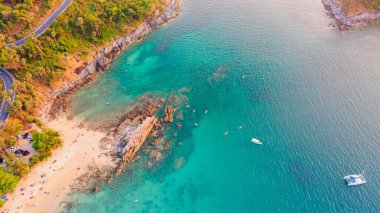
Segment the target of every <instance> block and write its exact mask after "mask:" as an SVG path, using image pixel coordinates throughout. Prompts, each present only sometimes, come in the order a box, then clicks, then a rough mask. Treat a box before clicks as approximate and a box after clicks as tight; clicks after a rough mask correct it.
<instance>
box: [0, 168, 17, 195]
mask: <svg viewBox="0 0 380 213" xmlns="http://www.w3.org/2000/svg"><path fill="white" fill-rule="evenodd" d="M19 180H20V177H18V176H16V175H12V174H10V173H8V172H5V171H4V169H3V168H0V192H1V193H2V194H5V193H8V192H11V191H13V190H14V188H16V186H17V183H18V182H19Z"/></svg>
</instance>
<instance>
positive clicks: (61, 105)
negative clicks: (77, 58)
mask: <svg viewBox="0 0 380 213" xmlns="http://www.w3.org/2000/svg"><path fill="white" fill-rule="evenodd" d="M179 7H180V0H170V1H169V3H168V4H167V6H166V7H165V9H164V11H163V12H162V13H161V14H160V15H158V16H157V17H155V18H153V19H150V20H147V21H146V22H144V23H143V24H142V25H141V26H140V27H139V28H137V29H135V30H134V31H132V32H131V33H130V34H129V35H126V36H124V37H121V38H118V39H115V41H114V42H112V44H111V45H109V46H108V47H105V48H103V50H102V51H101V52H100V53H99V54H98V56H97V57H96V58H95V59H94V61H93V62H91V63H89V64H87V63H86V64H84V66H82V67H78V68H77V69H76V70H75V72H76V73H77V74H78V78H76V79H75V80H74V81H72V82H69V83H68V84H67V85H65V86H63V87H61V88H59V89H57V90H54V91H52V92H51V94H50V96H49V100H48V101H47V103H46V105H45V107H44V109H43V110H42V117H43V120H45V119H48V118H54V117H55V116H56V115H57V114H58V112H60V111H62V110H64V109H65V107H66V96H67V95H68V94H70V93H72V92H74V91H76V90H77V89H79V88H80V87H82V86H83V85H85V84H87V83H89V82H91V81H92V80H93V79H94V78H95V76H97V75H98V74H99V73H100V72H102V71H104V70H106V69H107V68H108V67H109V65H110V63H111V62H112V60H113V59H115V58H117V57H118V56H119V55H120V54H121V53H122V51H123V50H125V49H126V48H128V47H129V46H130V45H131V44H133V43H134V42H137V41H140V40H142V39H143V38H144V36H146V35H147V34H148V33H150V32H152V31H153V30H154V29H157V28H159V27H161V26H163V25H165V24H167V23H169V22H170V21H171V20H173V19H174V18H176V17H177V16H178V15H179V12H180V11H179Z"/></svg>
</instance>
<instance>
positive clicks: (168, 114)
mask: <svg viewBox="0 0 380 213" xmlns="http://www.w3.org/2000/svg"><path fill="white" fill-rule="evenodd" d="M173 113H174V109H173V107H172V106H170V105H166V106H165V110H164V121H165V122H168V123H173Z"/></svg>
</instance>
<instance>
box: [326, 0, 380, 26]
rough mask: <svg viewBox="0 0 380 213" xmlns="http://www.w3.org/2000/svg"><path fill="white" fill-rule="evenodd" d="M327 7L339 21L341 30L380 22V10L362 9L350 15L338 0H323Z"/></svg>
mask: <svg viewBox="0 0 380 213" xmlns="http://www.w3.org/2000/svg"><path fill="white" fill-rule="evenodd" d="M322 3H323V4H324V6H325V8H326V9H327V10H328V11H329V12H330V14H331V15H332V17H333V18H334V19H335V20H336V21H337V24H338V28H339V29H340V30H343V31H344V30H348V29H350V28H352V27H358V26H363V25H367V24H373V23H380V12H376V11H369V12H366V11H362V12H358V13H355V14H353V15H348V14H347V12H346V11H344V9H343V7H342V5H341V4H340V3H339V2H338V1H337V0H322Z"/></svg>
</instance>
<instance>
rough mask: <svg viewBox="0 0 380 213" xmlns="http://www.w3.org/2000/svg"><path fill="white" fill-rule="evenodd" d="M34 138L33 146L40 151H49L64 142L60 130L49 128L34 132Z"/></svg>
mask: <svg viewBox="0 0 380 213" xmlns="http://www.w3.org/2000/svg"><path fill="white" fill-rule="evenodd" d="M32 139H33V148H34V149H35V150H37V151H38V152H39V153H49V152H51V150H53V149H56V148H58V147H60V146H62V144H63V141H62V139H61V138H60V134H59V132H58V131H55V130H52V129H48V128H47V129H45V130H44V131H43V132H37V133H34V134H33V136H32Z"/></svg>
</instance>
